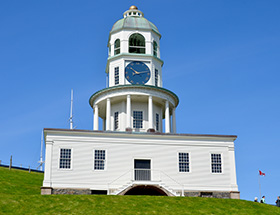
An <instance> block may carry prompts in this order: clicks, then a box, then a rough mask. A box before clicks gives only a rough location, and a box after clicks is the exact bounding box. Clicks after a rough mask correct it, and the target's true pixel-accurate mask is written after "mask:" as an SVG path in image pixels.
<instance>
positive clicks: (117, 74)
mask: <svg viewBox="0 0 280 215" xmlns="http://www.w3.org/2000/svg"><path fill="white" fill-rule="evenodd" d="M114 79H115V85H119V84H120V68H119V67H118V66H116V67H115V69H114Z"/></svg>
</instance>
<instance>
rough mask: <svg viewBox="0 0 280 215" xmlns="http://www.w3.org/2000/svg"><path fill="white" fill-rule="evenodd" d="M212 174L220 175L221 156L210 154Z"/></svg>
mask: <svg viewBox="0 0 280 215" xmlns="http://www.w3.org/2000/svg"><path fill="white" fill-rule="evenodd" d="M211 166H212V173H222V157H221V154H211Z"/></svg>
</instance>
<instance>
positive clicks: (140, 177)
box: [134, 159, 151, 181]
mask: <svg viewBox="0 0 280 215" xmlns="http://www.w3.org/2000/svg"><path fill="white" fill-rule="evenodd" d="M134 180H135V181H150V180H151V160H140V159H139V160H138V159H137V160H136V159H135V160H134Z"/></svg>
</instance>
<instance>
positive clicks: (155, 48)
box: [153, 41, 157, 57]
mask: <svg viewBox="0 0 280 215" xmlns="http://www.w3.org/2000/svg"><path fill="white" fill-rule="evenodd" d="M153 49H154V56H155V57H157V42H156V41H154V42H153Z"/></svg>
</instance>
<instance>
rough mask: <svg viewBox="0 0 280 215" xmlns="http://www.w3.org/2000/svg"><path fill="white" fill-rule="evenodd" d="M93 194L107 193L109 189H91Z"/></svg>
mask: <svg viewBox="0 0 280 215" xmlns="http://www.w3.org/2000/svg"><path fill="white" fill-rule="evenodd" d="M91 195H107V190H91Z"/></svg>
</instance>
